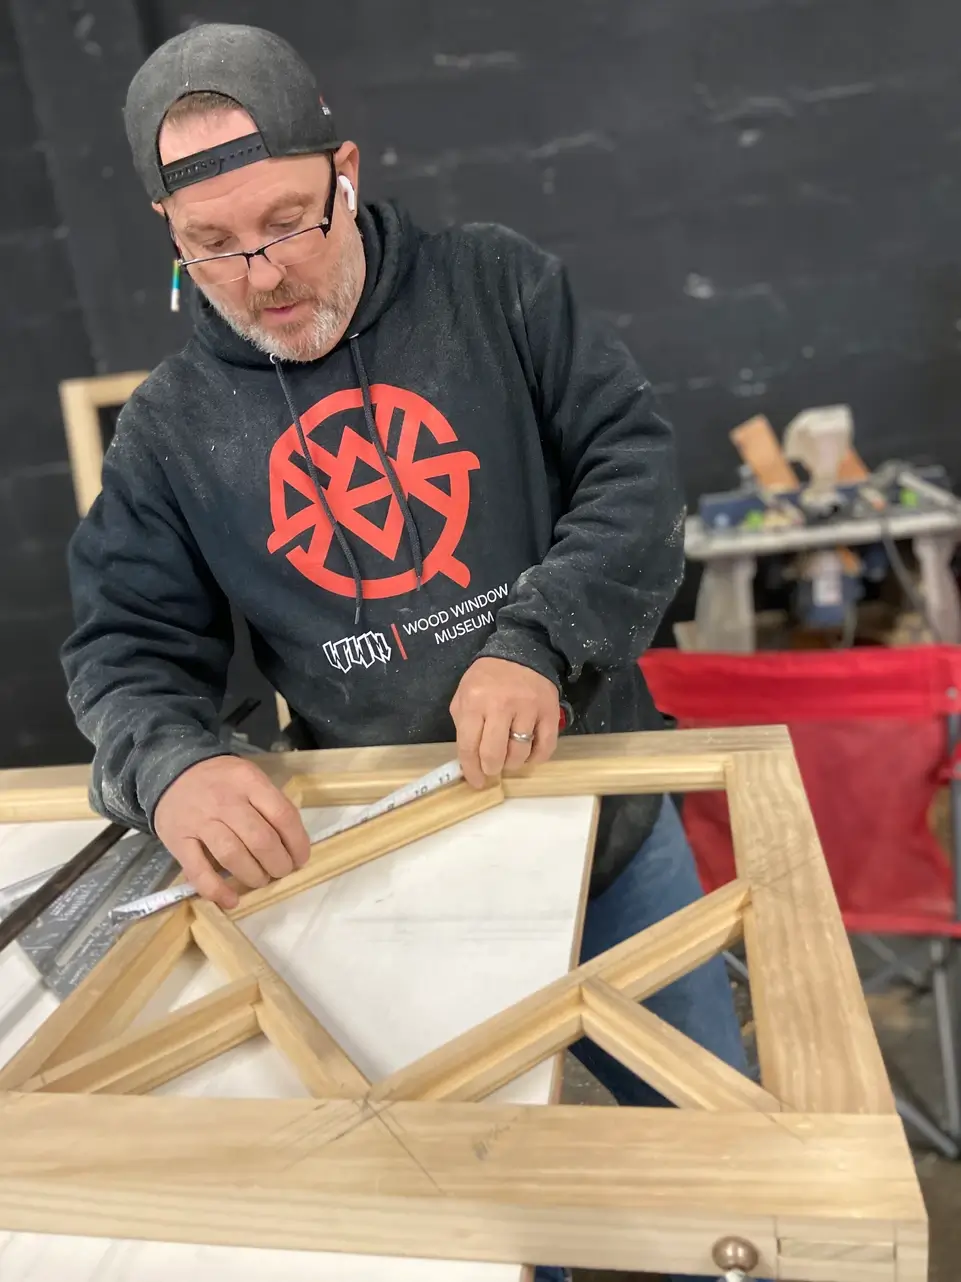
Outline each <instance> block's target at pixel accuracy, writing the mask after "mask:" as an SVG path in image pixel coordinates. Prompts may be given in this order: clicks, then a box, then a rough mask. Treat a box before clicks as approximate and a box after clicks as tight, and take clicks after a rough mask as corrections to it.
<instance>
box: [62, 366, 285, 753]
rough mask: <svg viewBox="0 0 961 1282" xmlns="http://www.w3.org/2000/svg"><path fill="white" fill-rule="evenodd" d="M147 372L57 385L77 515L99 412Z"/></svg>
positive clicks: (95, 460) (95, 489)
mask: <svg viewBox="0 0 961 1282" xmlns="http://www.w3.org/2000/svg"><path fill="white" fill-rule="evenodd" d="M147 374H148V371H147V370H137V371H135V372H134V373H130V374H102V375H98V376H96V377H94V378H66V379H64V380H63V381H62V382H61V384H60V409H61V412H62V414H63V427H64V433H65V435H66V437H67V453H68V455H69V458H70V474H71V476H72V477H73V493H74V499H75V501H76V504H77V515H78V516H81V517H84V516H86V515H87V513H88V512H89V511H90V508H91V506H92V505H93V501H94V499H95V498H96V497H97V495H98V494H99V493H100V486H101V478H102V475H103V456H104V454H105V452H106V451H105V447H104V441H103V433H102V431H101V430H100V415H99V413H98V411H99V410H102V409H114V408H118V407H119V406H121V405H123V404H124V402H125V401H127V400H129V398H130V397H131V396H132V395H133V393H134V392H135V391H136V390H137V388H138V387H139V386H140V384H141V383H142V382H143V381H144V379H145V378H146V377H147ZM274 699H275V702H276V705H277V723H278V725H279V726H280V729H281V730H283V729H284V728H285V727H286V726H288V725H289V724H290V709H289V708H288V707H287V701H286V699H284V697H283V695H280V694H277V693H276V691H275V692H274Z"/></svg>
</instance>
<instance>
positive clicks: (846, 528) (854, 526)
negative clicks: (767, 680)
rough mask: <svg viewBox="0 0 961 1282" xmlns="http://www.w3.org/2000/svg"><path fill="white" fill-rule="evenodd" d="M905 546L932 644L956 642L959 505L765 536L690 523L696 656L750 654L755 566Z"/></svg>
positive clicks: (959, 634) (960, 621) (960, 608)
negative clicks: (790, 557) (800, 556)
mask: <svg viewBox="0 0 961 1282" xmlns="http://www.w3.org/2000/svg"><path fill="white" fill-rule="evenodd" d="M885 533H887V534H889V535H890V537H891V538H892V539H895V540H901V539H910V540H911V543H912V546H913V548H914V554H915V556H916V558H917V560H918V565H919V566H920V570H921V592H922V595H923V596H924V599H925V603H926V606H927V610H928V613H929V614H930V615H931V618H932V622H933V623H934V625H935V628H936V630H937V634H938V639H939V640H941V641H943V642H945V643H947V644H952V645H957V644H958V643H959V642H961V600H959V596H958V587H957V584H956V582H955V579H954V576H953V574H952V573H951V570H950V562H951V558H952V556H953V555H954V550H955V548H956V547H957V545H958V542H959V541H961V502H959V501H958V500H953V501H952V503H951V506H950V507H947V506H946V507H944V508H942V509H940V510H936V511H917V512H913V511H905V512H896V513H892V514H891V515H890V516H888V517H887V518H885V519H884V520H883V521H882V520H881V518H880V517H859V518H856V519H854V518H853V519H847V520H836V521H825V522H823V523H822V524H816V525H806V526H791V527H787V528H782V527H778V528H775V529H768V530H764V529H761V530H755V529H727V530H712V529H709V528H708V527H707V526H706V525H705V524H704V522H703V521H702V520H701V518H700V517H698V516H691V517H688V519H687V522H686V524H685V529H684V555H685V556H686V557H687V559H688V560H689V561H699V562H702V563H703V565H704V570H703V572H702V575H701V582H700V586H699V588H698V594H697V604H696V606H695V615H694V617H695V623H696V625H697V648H698V649H699V650H713V651H719V652H728V653H735V654H750V653H751V652H752V651H753V650H754V648H755V631H754V587H753V585H754V575H755V573H756V570H757V558H758V557H761V556H778V555H783V554H785V553H789V552H811V551H816V550H818V549H827V548H838V547H864V546H865V545H866V544H870V543H879V542H881V540H882V538H883V537H884V535H885Z"/></svg>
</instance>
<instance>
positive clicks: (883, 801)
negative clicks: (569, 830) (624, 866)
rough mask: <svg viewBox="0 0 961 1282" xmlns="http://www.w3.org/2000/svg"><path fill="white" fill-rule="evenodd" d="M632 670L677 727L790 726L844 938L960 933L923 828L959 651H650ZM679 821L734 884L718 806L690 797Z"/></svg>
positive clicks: (709, 796)
mask: <svg viewBox="0 0 961 1282" xmlns="http://www.w3.org/2000/svg"><path fill="white" fill-rule="evenodd" d="M641 666H642V668H643V671H644V675H645V676H646V678H647V681H648V684H649V685H650V688H651V693H652V695H653V696H654V701H655V702H656V703H657V705H658V707H659V708H660V709H661V711H662V712H665V713H669V714H670V715H671V716H673V717H675V718H676V719H677V721H678V724H679V725H680V726H682V727H685V728H705V727H717V726H734V725H771V724H785V725H787V727H788V728H789V730H790V733H791V739H792V741H793V744H794V751H795V753H796V754H797V759H798V765H799V767H800V770H801V775H802V778H803V779H804V785H805V788H806V790H807V794H808V798H809V800H810V803H811V809H812V811H813V813H814V818H815V822H816V823H817V827H818V832H819V834H820V837H821V842H822V845H823V846H824V853H825V857H826V859H827V862H828V866H829V868H830V870H831V876H832V879H833V881H834V887H835V893H836V894H837V896H838V901H839V903H840V906H841V911H842V913H843V914H844V920H845V924H846V925H847V928H848V929H849V930H850V931H852V932H858V933H865V932H867V933H878V934H925V935H927V934H931V933H932V931H936V932H937V933H939V934H952V935H955V936H961V923H959V922H958V921H957V913H956V910H955V893H954V879H953V874H952V869H951V864H950V861H949V860H948V858H947V856H946V854H945V852H944V851H943V850H942V849H941V847H940V846H939V845H938V842H937V841H936V839H935V837H934V835H933V833H932V832H931V828H930V824H929V811H930V807H931V802H932V800H933V798H934V794H935V792H936V790H937V788H938V787H939V785H940V784H941V783H944V782H947V781H948V779H949V777H950V771H949V767H950V762H951V755H952V754H951V750H950V747H949V731H948V720H947V719H948V717H949V716H951V715H952V714H957V713H959V712H961V647H954V646H921V647H912V648H909V649H901V650H886V649H880V648H878V649H874V648H871V649H867V648H866V649H852V650H843V651H816V652H804V653H792V652H777V653H761V654H750V655H727V654H694V653H688V652H683V653H682V652H680V651H677V650H652V651H651V652H650V653H649V654H647V655H646V656H645V657H644V659H643V660H642V661H641ZM683 815H684V824H685V828H686V829H687V832H688V836H689V838H690V841H691V844H692V845H693V847H694V851H695V854H696V857H697V861H698V867H699V869H700V873H701V878H702V881H703V882H704V886H705V889H707V890H713V889H715V888H716V887H717V886H719V885H721V884H723V883H724V882H726V881H729V880H730V879H731V878H732V877H733V876H734V863H733V855H732V850H731V837H730V830H729V827H728V820H727V802H726V799H725V797H724V795H723V794H722V793H692V794H690V795H689V796H688V797H687V798H686V799H685V803H684V807H683Z"/></svg>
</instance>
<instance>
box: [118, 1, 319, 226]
mask: <svg viewBox="0 0 961 1282" xmlns="http://www.w3.org/2000/svg"><path fill="white" fill-rule="evenodd" d="M200 92H207V93H221V94H225V95H226V96H227V97H228V98H232V99H233V100H234V102H236V103H237V105H238V106H239V107H243V109H244V111H246V112H247V113H248V115H249V116H251V118H252V119H253V121H254V124H255V125H256V126H257V131H256V133H251V134H247V135H246V136H245V137H243V138H238V139H236V140H235V141H234V142H229V143H223V144H222V145H221V146H219V147H211V148H209V149H208V150H207V151H201V152H197V153H196V154H195V155H193V156H187V157H185V158H184V159H183V160H178V161H176V162H175V163H174V164H171V165H162V164H161V163H160V153H159V151H158V148H157V137H158V134H159V133H160V126H161V124H162V123H163V119H164V116H166V114H167V112H168V111H169V110H170V108H171V107H172V106H173V105H174V103H175V102H177V101H178V100H179V99H180V98H183V97H185V96H186V95H187V94H190V93H200ZM124 124H125V125H126V129H127V139H128V141H129V142H130V150H131V152H132V153H133V163H134V167H135V168H136V170H137V173H138V174H139V175H140V178H141V181H142V182H143V185H144V186H145V187H146V189H147V195H148V196H149V197H150V199H151V200H162V199H163V197H164V196H169V195H170V194H171V192H174V191H177V190H178V188H180V187H186V186H188V185H189V184H190V183H195V182H202V181H203V179H205V178H212V177H214V176H215V175H216V174H222V173H227V172H228V171H229V170H231V169H239V168H240V167H241V166H242V165H250V164H253V163H254V162H255V161H258V160H265V159H267V158H268V157H269V156H309V155H316V154H317V153H319V152H325V151H335V150H336V149H337V148H338V147H339V146H340V141H339V140H338V138H337V134H336V130H335V128H334V122H333V118H332V117H331V114H330V110H329V109H328V107H327V105H326V103H325V102H324V100H323V98H322V97H321V94H320V90H319V89H318V87H317V82H316V80H315V79H314V76H313V73H312V72H311V70H310V68H309V67H308V66H307V64H306V63H305V62H304V60H303V59H302V58H301V57H300V55H299V54H298V53H297V52H296V51H295V50H294V48H293V47H292V46H291V45H290V44H288V43H287V41H286V40H283V39H281V37H280V36H276V35H274V34H273V32H271V31H264V30H262V29H261V28H260V27H245V26H239V25H237V24H234V23H228V22H210V23H203V24H201V25H200V26H196V27H191V28H190V30H189V31H184V32H182V33H181V34H180V35H179V36H174V37H173V39H172V40H168V41H167V42H166V43H165V44H162V45H161V46H160V48H159V49H155V50H154V52H153V53H152V54H151V55H150V57H149V58H148V59H147V61H146V62H145V63H144V64H143V66H142V67H141V68H140V70H139V71H138V72H137V74H136V75H135V76H134V78H133V80H132V81H131V82H130V88H129V89H128V90H127V101H126V105H125V107H124Z"/></svg>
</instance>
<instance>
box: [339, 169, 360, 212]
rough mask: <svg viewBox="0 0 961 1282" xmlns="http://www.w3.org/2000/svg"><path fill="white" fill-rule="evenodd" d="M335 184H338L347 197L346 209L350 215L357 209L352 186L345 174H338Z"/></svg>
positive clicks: (355, 194) (355, 195)
mask: <svg viewBox="0 0 961 1282" xmlns="http://www.w3.org/2000/svg"><path fill="white" fill-rule="evenodd" d="M337 182H338V183H339V184H340V187H341V188H342V189H343V192H344V194H345V196H346V197H347V208H348V209H349V210H350V212H351V213H353V212H354V210H355V209H356V208H357V193H356V192H355V191H354V184H353V183H352V182H351V181H350V179H349V178H348V177H347V175H346V174H338V175H337Z"/></svg>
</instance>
